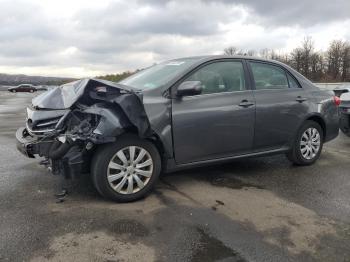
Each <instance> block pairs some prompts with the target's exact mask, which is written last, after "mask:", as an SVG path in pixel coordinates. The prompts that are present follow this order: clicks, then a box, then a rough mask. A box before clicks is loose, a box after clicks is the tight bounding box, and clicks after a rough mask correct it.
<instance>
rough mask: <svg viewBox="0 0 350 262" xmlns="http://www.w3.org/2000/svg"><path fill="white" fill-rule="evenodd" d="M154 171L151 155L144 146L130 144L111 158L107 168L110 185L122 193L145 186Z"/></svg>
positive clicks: (134, 191) (130, 192) (128, 192)
mask: <svg viewBox="0 0 350 262" xmlns="http://www.w3.org/2000/svg"><path fill="white" fill-rule="evenodd" d="M152 173H153V160H152V157H151V155H150V154H149V153H148V151H147V150H145V149H144V148H142V147H138V146H128V147H124V148H123V149H121V150H119V151H118V152H117V153H116V154H115V155H114V156H113V157H112V159H111V161H110V162H109V165H108V170H107V179H108V183H109V185H110V186H111V187H112V188H113V190H114V191H116V192H118V193H120V194H134V193H136V192H138V191H140V190H141V189H142V188H144V187H145V186H146V185H147V184H148V182H149V180H150V178H151V176H152Z"/></svg>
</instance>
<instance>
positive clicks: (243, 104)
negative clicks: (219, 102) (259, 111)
mask: <svg viewBox="0 0 350 262" xmlns="http://www.w3.org/2000/svg"><path fill="white" fill-rule="evenodd" d="M253 105H255V103H253V102H249V101H248V100H246V99H244V100H242V101H241V103H239V106H241V107H250V106H253Z"/></svg>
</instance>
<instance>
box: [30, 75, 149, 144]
mask: <svg viewBox="0 0 350 262" xmlns="http://www.w3.org/2000/svg"><path fill="white" fill-rule="evenodd" d="M100 86H104V87H106V88H109V90H110V89H111V88H112V90H115V91H116V92H114V91H113V92H109V91H108V92H106V96H104V97H96V95H95V97H92V99H96V103H101V102H102V103H103V102H105V103H110V104H118V106H119V107H120V108H121V109H122V110H123V112H124V114H125V115H126V116H127V118H128V120H129V121H130V123H131V124H132V125H134V126H135V127H136V128H137V130H138V133H139V135H140V136H141V137H146V136H149V135H150V134H151V130H150V123H149V119H148V116H147V114H146V112H145V109H144V106H143V102H142V100H143V96H142V92H140V91H139V90H135V89H133V88H131V87H128V86H125V85H121V84H117V83H114V82H110V81H105V80H100V79H82V80H78V81H75V82H71V83H68V84H65V85H62V86H58V87H55V88H53V89H51V90H49V91H46V92H45V93H43V94H41V95H39V96H37V97H35V98H34V99H33V100H32V106H33V107H34V108H35V109H47V110H61V109H62V110H63V109H69V108H71V107H72V106H73V105H74V103H76V102H77V101H78V100H79V98H81V97H82V96H83V95H84V93H85V92H87V90H90V91H91V90H94V88H95V87H100Z"/></svg>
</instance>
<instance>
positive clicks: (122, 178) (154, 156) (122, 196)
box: [91, 135, 161, 202]
mask: <svg viewBox="0 0 350 262" xmlns="http://www.w3.org/2000/svg"><path fill="white" fill-rule="evenodd" d="M132 151H133V153H132ZM142 155H143V156H142ZM132 159H134V161H132ZM91 165H92V166H91V176H92V181H93V184H94V186H95V188H96V190H97V191H98V192H99V193H100V194H101V195H102V196H103V197H105V198H108V199H111V200H113V201H116V202H131V201H135V200H138V199H140V198H143V197H145V196H146V195H148V194H149V193H150V191H151V189H152V188H153V186H154V184H155V183H156V181H157V180H158V177H159V174H160V172H161V158H160V155H159V152H158V150H157V148H156V147H155V146H154V144H153V143H151V142H150V141H148V140H144V139H141V138H139V137H138V136H136V135H122V136H121V137H119V138H118V141H117V142H115V143H110V144H106V145H102V146H101V147H99V148H98V149H97V150H96V152H95V153H94V156H93V158H92V164H91ZM130 182H131V183H130ZM129 185H130V186H129Z"/></svg>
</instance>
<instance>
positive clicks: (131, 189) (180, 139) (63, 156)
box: [16, 56, 339, 202]
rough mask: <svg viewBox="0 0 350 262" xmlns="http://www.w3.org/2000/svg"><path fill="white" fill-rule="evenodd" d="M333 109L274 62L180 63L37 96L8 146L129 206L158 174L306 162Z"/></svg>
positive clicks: (328, 133)
mask: <svg viewBox="0 0 350 262" xmlns="http://www.w3.org/2000/svg"><path fill="white" fill-rule="evenodd" d="M338 105H339V103H338V100H337V99H336V98H335V97H334V93H332V92H331V91H322V90H320V89H319V88H317V87H316V86H315V85H314V84H313V83H312V82H310V81H309V80H307V79H306V78H305V77H303V76H302V75H301V74H299V73H298V72H296V71H295V70H293V69H292V68H290V67H288V66H287V65H285V64H282V63H280V62H276V61H269V60H263V59H258V58H251V57H239V56H237V57H234V56H230V57H229V56H203V57H190V58H182V59H175V60H171V61H166V62H163V63H160V64H157V65H154V66H152V67H150V68H147V69H144V70H142V71H139V72H137V73H135V74H133V75H131V76H130V77H128V78H126V79H124V80H122V81H121V82H119V83H114V82H109V81H104V80H99V79H83V80H78V81H75V82H72V83H68V84H65V85H62V86H60V87H56V88H54V89H52V90H49V91H47V92H45V93H42V94H40V95H39V96H37V97H35V98H34V99H33V100H32V104H31V105H30V106H29V107H28V108H27V120H26V125H25V127H22V128H19V129H18V130H17V133H16V138H17V148H18V149H19V151H21V152H22V153H23V154H25V155H26V156H28V157H35V156H40V157H44V158H45V159H46V161H47V162H48V163H49V167H50V169H51V170H52V172H53V173H54V174H60V175H63V176H65V177H66V178H72V177H75V176H76V175H78V174H90V175H91V177H92V181H93V184H94V186H95V187H96V189H97V191H98V192H99V193H100V194H101V195H102V196H104V197H106V198H109V199H112V200H115V201H119V202H128V201H133V200H136V199H139V198H141V197H144V196H145V195H147V194H148V193H149V192H150V191H151V189H152V187H153V186H154V184H155V183H156V181H157V179H158V177H159V174H160V173H161V172H171V171H176V170H180V169H184V168H190V167H195V166H203V165H208V164H214V163H221V162H225V161H231V160H233V159H237V158H243V157H253V156H262V155H270V154H286V155H287V157H288V159H290V160H291V161H292V162H293V163H295V164H297V165H310V164H313V163H314V162H315V161H316V160H317V159H318V158H319V156H320V154H321V151H322V146H323V143H325V142H327V141H330V140H332V139H334V138H335V137H337V135H338V132H339V116H338V108H337V106H338Z"/></svg>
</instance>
